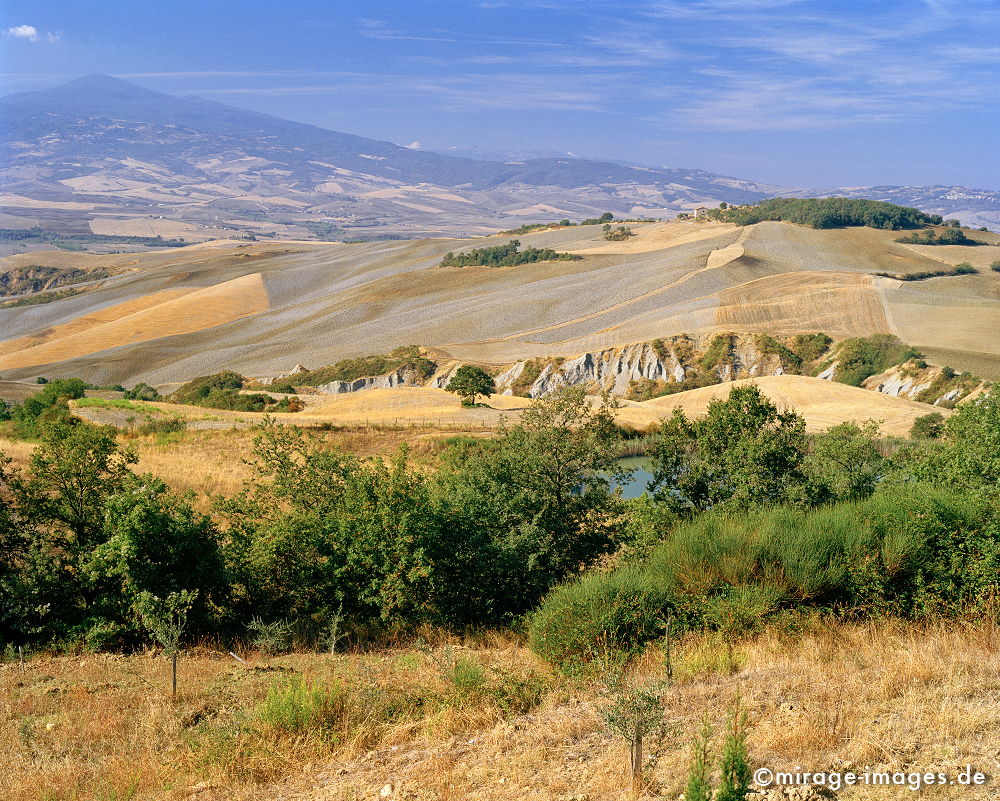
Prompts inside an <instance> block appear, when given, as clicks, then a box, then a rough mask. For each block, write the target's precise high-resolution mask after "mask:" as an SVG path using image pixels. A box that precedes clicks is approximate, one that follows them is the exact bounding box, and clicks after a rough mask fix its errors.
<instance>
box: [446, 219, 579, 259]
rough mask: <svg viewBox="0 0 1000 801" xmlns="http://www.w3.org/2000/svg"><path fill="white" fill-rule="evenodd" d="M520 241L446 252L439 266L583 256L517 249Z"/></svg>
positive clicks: (514, 240) (542, 249)
mask: <svg viewBox="0 0 1000 801" xmlns="http://www.w3.org/2000/svg"><path fill="white" fill-rule="evenodd" d="M581 224H582V223H581ZM520 245H521V243H520V241H518V240H517V239H513V240H511V241H510V242H508V243H507V244H506V245H494V246H493V247H490V248H475V249H473V250H470V251H468V252H467V253H448V254H447V255H446V256H445V257H444V258H443V259H441V263H440V264H439V265H438V266H439V267H513V266H515V265H518V264H532V263H534V262H538V261H579V260H580V259H582V258H583V256H577V255H575V254H573V253H557V252H556V251H554V250H552V248H525V249H524V250H518V248H519V247H520Z"/></svg>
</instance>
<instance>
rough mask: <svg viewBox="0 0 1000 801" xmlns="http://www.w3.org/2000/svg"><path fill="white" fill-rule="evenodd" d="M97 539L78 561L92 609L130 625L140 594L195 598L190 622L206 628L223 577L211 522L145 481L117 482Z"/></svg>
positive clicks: (221, 592) (158, 485)
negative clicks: (184, 592)
mask: <svg viewBox="0 0 1000 801" xmlns="http://www.w3.org/2000/svg"><path fill="white" fill-rule="evenodd" d="M104 508H105V523H104V530H103V537H102V538H103V541H102V542H101V543H100V544H98V545H96V546H95V547H94V548H93V549H92V550H91V551H90V552H89V553H87V554H84V555H82V557H81V572H82V573H83V574H84V575H85V576H86V577H87V578H88V579H89V581H90V582H91V584H92V585H93V587H94V588H95V589H96V590H97V592H96V593H95V595H96V599H95V602H94V609H95V611H97V612H99V613H100V614H102V615H103V616H104V617H105V618H106V619H108V620H113V621H120V622H128V621H129V620H130V617H131V615H130V612H131V610H132V607H133V606H134V605H135V603H136V599H137V598H138V597H139V596H140V595H141V594H142V593H143V592H151V593H153V594H154V595H156V596H158V597H166V596H169V594H170V593H174V592H180V591H181V590H184V589H189V590H193V591H195V592H197V593H198V599H199V600H198V604H197V606H196V607H195V608H194V609H195V622H196V624H199V625H200V626H201V627H202V628H205V627H207V625H208V624H209V623H211V622H216V621H214V620H210V618H212V617H214V616H215V615H216V612H214V611H213V610H214V609H216V608H217V607H218V606H219V605H221V604H222V602H223V601H224V599H225V595H226V590H227V576H226V575H225V568H224V565H223V562H222V556H221V552H220V547H219V536H218V532H217V530H216V528H215V525H214V524H213V523H212V520H211V518H209V517H207V516H205V515H202V514H199V513H198V512H196V511H195V510H194V509H193V508H192V506H191V504H190V502H189V500H188V499H187V498H184V497H179V496H176V495H173V494H171V493H169V492H168V491H167V487H166V485H165V484H164V483H163V482H162V481H160V480H159V479H157V478H154V477H153V476H150V475H145V476H136V477H134V478H132V479H130V480H128V481H126V482H125V486H124V487H123V489H122V490H121V491H119V492H118V493H117V494H115V495H112V496H111V497H110V498H108V500H107V501H106V503H105V507H104Z"/></svg>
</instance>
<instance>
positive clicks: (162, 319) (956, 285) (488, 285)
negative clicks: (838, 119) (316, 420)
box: [0, 221, 1000, 384]
mask: <svg viewBox="0 0 1000 801" xmlns="http://www.w3.org/2000/svg"><path fill="white" fill-rule="evenodd" d="M634 229H635V232H636V236H634V237H632V238H631V239H629V240H627V241H625V242H620V243H608V242H605V241H604V240H603V239H602V238H601V228H600V226H577V227H570V228H565V229H556V230H550V231H544V232H540V233H534V234H528V235H525V236H522V237H520V239H521V240H522V243H523V244H524V245H525V246H527V245H531V246H536V247H551V248H554V249H556V250H557V251H561V252H567V251H568V252H571V253H577V254H579V255H582V258H581V259H579V260H576V261H554V262H543V263H537V264H526V265H520V266H515V267H501V268H490V267H464V268H463V267H439V266H438V264H439V262H440V261H441V258H442V257H443V256H444V254H445V253H446V252H448V251H459V250H462V249H468V248H471V247H481V246H482V243H483V240H481V239H480V240H453V239H428V240H414V241H406V242H369V243H361V244H354V245H348V244H319V243H280V244H273V243H272V244H261V243H256V244H247V243H228V244H225V243H215V244H213V245H194V246H190V247H185V248H173V249H169V250H164V251H156V252H150V253H145V254H120V255H117V256H109V257H107V258H106V264H104V266H106V267H107V268H108V272H109V273H111V274H110V275H109V276H108V277H105V278H101V279H100V280H97V281H94V282H91V283H90V284H88V285H87V286H86V287H85V290H86V291H80V292H79V293H78V294H75V295H72V296H69V297H64V298H62V299H58V300H54V301H52V302H50V303H40V304H37V305H19V306H10V307H7V308H0V331H2V337H3V338H2V341H0V378H6V379H10V378H31V377H33V376H36V375H39V374H44V375H47V376H56V375H63V376H65V375H78V376H81V377H84V378H87V379H88V380H91V381H93V382H94V383H100V384H107V383H117V382H132V381H139V380H142V381H146V382H148V383H153V384H165V383H169V382H176V381H183V380H186V379H188V378H190V377H192V376H195V375H204V374H208V373H213V372H217V371H219V370H221V369H234V370H237V371H239V372H241V373H244V374H246V375H252V376H268V375H276V374H280V373H283V372H287V371H288V370H289V369H290V368H291V367H292V366H293V365H294V364H296V363H302V364H305V365H307V366H309V367H312V368H316V367H320V366H323V365H327V364H332V363H334V362H336V361H337V360H339V359H343V358H347V357H354V356H361V355H366V354H372V353H382V352H386V351H388V350H389V349H391V348H393V347H396V346H400V345H409V344H418V345H421V346H424V347H428V348H431V349H433V351H434V352H435V353H436V354H437V359H438V361H439V362H440V361H447V360H449V359H450V360H457V361H470V362H479V363H484V364H488V365H495V366H497V367H500V366H504V365H510V364H511V363H514V362H517V361H519V360H524V359H530V358H534V357H547V358H548V357H565V358H567V359H572V358H574V357H579V356H580V355H581V354H586V353H595V352H599V351H603V350H606V349H609V348H616V347H622V346H627V345H630V344H633V343H641V342H649V341H652V340H654V339H656V338H660V337H668V336H672V335H678V334H689V335H691V336H693V337H696V338H698V337H700V338H701V339H702V340H704V339H705V338H707V337H710V336H711V335H712V334H713V333H714V332H725V331H733V332H760V333H767V334H772V335H785V334H795V333H809V332H815V331H823V332H825V333H827V334H828V335H830V336H832V337H835V338H844V337H852V336H863V335H868V334H875V333H888V334H895V335H897V336H898V337H899V338H900V339H902V340H903V341H905V342H908V343H909V344H911V345H914V346H916V347H917V348H919V349H921V350H923V351H925V352H926V353H927V354H928V356H929V358H931V359H935V358H937V357H936V356H935V354H940V355H941V359H942V361H941V363H947V364H949V365H950V366H952V367H954V368H956V369H959V370H962V369H969V370H973V371H974V372H978V373H979V374H980V375H984V376H985V377H987V378H997V377H1000V341H998V340H997V338H996V337H993V336H984V333H985V332H990V331H1000V273H997V272H995V271H992V270H990V269H989V268H988V267H987V268H984V269H980V271H979V272H978V273H975V274H970V275H959V276H950V277H941V278H933V279H930V280H924V281H900V280H895V279H889V278H882V277H878V276H876V275H875V274H876V273H878V272H892V273H899V274H905V273H907V272H923V271H926V270H928V269H929V268H937V267H939V266H940V264H941V259H949V260H954V261H956V262H957V261H962V260H974V261H975V262H976V263H977V264H986V263H989V262H990V261H991V260H995V259H997V258H1000V237H998V236H997V235H994V234H983V233H976V234H974V236H976V237H977V238H978V239H979V240H980V242H981V243H982V244H980V245H978V246H965V247H959V246H955V247H954V248H948V249H944V248H940V247H937V248H935V247H928V246H917V245H905V244H901V243H898V242H896V241H895V239H896V238H897V236H898V234H897V233H896V232H892V231H881V230H874V229H870V228H850V229H837V230H815V229H810V228H803V227H800V226H795V225H791V224H787V223H779V222H767V223H761V224H758V225H754V226H748V227H745V228H738V227H736V226H732V225H728V224H721V223H715V222H708V221H703V222H697V223H695V222H683V221H677V222H671V223H651V224H643V225H635V226H634ZM508 239H509V238H508V237H504V238H494V239H492V240H486V241H487V243H502V242H505V241H508ZM942 250H947V253H946V254H943V255H942V254H940V253H939V251H942ZM29 255H30V257H31V259H32V260H34V261H36V262H38V263H44V262H46V261H47V259H48V254H44V253H36V254H29ZM69 255H71V254H64V253H57V254H53V255H52V259H53V263H54V264H59V265H63V266H65V265H67V264H69V263H70V262H69V261H68V260H67V257H68V256H69ZM26 258H28V255H22V256H16V257H8V259H6V260H4V261H3V262H0V269H2V267H3V266H5V265H6V264H7V263H8V262H10V260H11V259H13V260H14V261H15V262H16V263H18V264H21V263H22V262H23V260H24V259H26ZM82 258H83V259H84V260H85V261H86V263H87V265H88V266H89V267H91V268H95V267H98V266H101V265H100V264H99V262H98V261H94V259H95V257H94V256H82Z"/></svg>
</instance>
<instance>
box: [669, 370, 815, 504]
mask: <svg viewBox="0 0 1000 801" xmlns="http://www.w3.org/2000/svg"><path fill="white" fill-rule="evenodd" d="M806 443H807V438H806V433H805V421H804V420H803V419H802V417H800V416H799V415H798V414H796V413H795V412H792V411H784V412H779V411H778V409H777V408H776V407H775V405H774V404H773V403H771V401H770V400H768V399H767V398H766V397H765V396H764V395H763V394H762V393H761V391H760V390H759V389H758V388H757V387H756V386H754V385H749V386H745V387H735V388H734V389H733V390H732V391H731V392H730V393H729V397H728V398H727V399H726V400H713V401H712V402H711V403H710V404H709V406H708V413H707V414H706V415H705V417H703V418H701V419H698V420H689V419H688V417H687V416H686V415H685V414H684V412H683V411H681V410H676V411H675V412H674V415H673V417H671V418H670V419H669V420H667V421H664V422H663V423H662V424H661V425H660V428H659V431H658V432H657V435H656V442H655V444H654V447H653V481H652V482H651V488H652V490H653V494H654V497H655V498H657V499H658V500H659V501H662V502H664V503H667V504H668V505H670V506H671V507H673V508H675V509H677V510H678V511H684V510H687V511H704V510H707V509H712V508H715V507H717V506H725V507H728V508H737V509H747V508H751V507H754V506H765V505H769V504H775V503H782V502H785V501H789V500H798V499H800V498H801V497H802V493H803V491H804V487H805V474H804V473H803V471H802V461H803V459H804V458H805V453H806Z"/></svg>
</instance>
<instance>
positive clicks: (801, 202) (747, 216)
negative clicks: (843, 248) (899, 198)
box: [706, 197, 943, 230]
mask: <svg viewBox="0 0 1000 801" xmlns="http://www.w3.org/2000/svg"><path fill="white" fill-rule="evenodd" d="M706 215H707V216H709V217H711V218H713V219H716V220H721V221H722V222H730V223H734V224H736V225H753V224H755V223H759V222H766V221H784V222H792V223H798V224H799V225H808V226H810V227H812V228H845V227H849V226H868V227H869V228H886V229H890V230H900V229H907V228H910V229H912V228H923V227H924V226H925V225H940V224H941V223H942V222H943V220H942V218H941V217H940V215H937V214H925V213H924V212H922V211H920V210H919V209H915V208H911V207H909V206H897V205H896V204H895V203H887V202H885V201H881V200H863V199H860V198H845V197H824V198H784V197H774V198H768V199H767V200H762V201H760V202H759V203H757V204H755V205H747V206H720V208H718V209H708V210H707V211H706Z"/></svg>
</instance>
